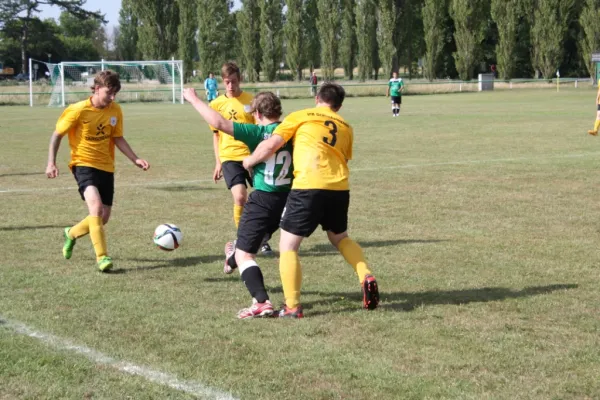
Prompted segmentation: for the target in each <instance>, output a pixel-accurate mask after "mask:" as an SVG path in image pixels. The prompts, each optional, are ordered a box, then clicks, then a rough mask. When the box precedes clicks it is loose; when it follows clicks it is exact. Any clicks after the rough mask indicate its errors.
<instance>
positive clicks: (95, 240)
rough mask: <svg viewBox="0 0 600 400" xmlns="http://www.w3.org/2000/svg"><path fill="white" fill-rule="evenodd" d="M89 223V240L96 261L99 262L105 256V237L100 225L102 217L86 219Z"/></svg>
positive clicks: (102, 227)
mask: <svg viewBox="0 0 600 400" xmlns="http://www.w3.org/2000/svg"><path fill="white" fill-rule="evenodd" d="M88 220H89V222H90V239H92V244H93V245H94V251H95V252H96V261H99V260H100V259H101V258H102V257H104V256H105V255H106V237H105V235H104V226H103V225H102V217H92V216H91V215H90V216H89V217H88Z"/></svg>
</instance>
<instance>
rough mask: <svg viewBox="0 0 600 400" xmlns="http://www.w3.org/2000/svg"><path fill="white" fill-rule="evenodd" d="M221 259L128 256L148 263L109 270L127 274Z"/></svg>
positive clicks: (195, 264) (220, 257) (190, 265)
mask: <svg viewBox="0 0 600 400" xmlns="http://www.w3.org/2000/svg"><path fill="white" fill-rule="evenodd" d="M221 260H223V256H213V255H207V256H198V257H179V258H172V259H155V258H128V259H127V261H134V262H136V263H141V264H149V265H143V266H140V267H133V268H117V269H114V270H111V271H110V272H109V273H110V274H128V273H131V272H143V271H152V270H155V269H162V268H185V267H194V266H197V265H200V264H210V263H212V262H215V261H221Z"/></svg>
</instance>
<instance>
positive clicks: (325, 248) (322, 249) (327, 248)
mask: <svg viewBox="0 0 600 400" xmlns="http://www.w3.org/2000/svg"><path fill="white" fill-rule="evenodd" d="M446 241H447V240H440V239H397V240H358V241H357V242H358V244H359V245H360V247H363V248H369V247H392V246H399V245H404V244H414V243H440V242H446ZM321 253H338V250H337V249H336V248H335V247H333V245H331V244H330V243H320V244H316V245H314V246H312V247H310V248H308V249H306V250H304V251H303V250H302V248H300V255H303V254H306V255H318V254H321Z"/></svg>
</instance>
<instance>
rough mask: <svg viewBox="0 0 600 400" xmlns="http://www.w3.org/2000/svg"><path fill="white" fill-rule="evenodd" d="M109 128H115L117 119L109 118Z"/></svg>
mask: <svg viewBox="0 0 600 400" xmlns="http://www.w3.org/2000/svg"><path fill="white" fill-rule="evenodd" d="M110 126H117V117H110Z"/></svg>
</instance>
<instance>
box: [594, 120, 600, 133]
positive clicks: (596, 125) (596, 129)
mask: <svg viewBox="0 0 600 400" xmlns="http://www.w3.org/2000/svg"><path fill="white" fill-rule="evenodd" d="M598 128H600V119H597V120H596V122H595V123H594V131H596V132H598Z"/></svg>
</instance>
